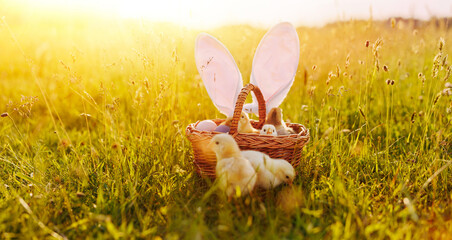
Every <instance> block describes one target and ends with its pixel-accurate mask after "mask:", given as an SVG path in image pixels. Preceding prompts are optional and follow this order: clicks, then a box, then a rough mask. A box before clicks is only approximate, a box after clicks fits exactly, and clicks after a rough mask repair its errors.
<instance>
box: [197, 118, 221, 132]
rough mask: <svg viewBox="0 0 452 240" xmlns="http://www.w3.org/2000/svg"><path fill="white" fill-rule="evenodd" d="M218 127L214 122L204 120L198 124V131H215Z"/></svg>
mask: <svg viewBox="0 0 452 240" xmlns="http://www.w3.org/2000/svg"><path fill="white" fill-rule="evenodd" d="M216 127H217V124H215V123H214V122H213V121H212V120H203V121H201V122H199V123H198V124H196V127H195V128H196V129H197V130H199V131H209V132H211V131H213V130H215V128H216Z"/></svg>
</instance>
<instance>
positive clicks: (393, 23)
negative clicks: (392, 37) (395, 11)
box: [391, 18, 396, 28]
mask: <svg viewBox="0 0 452 240" xmlns="http://www.w3.org/2000/svg"><path fill="white" fill-rule="evenodd" d="M395 26H396V20H395V18H391V27H392V28H395Z"/></svg>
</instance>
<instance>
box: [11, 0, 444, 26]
mask: <svg viewBox="0 0 452 240" xmlns="http://www.w3.org/2000/svg"><path fill="white" fill-rule="evenodd" d="M14 2H21V3H26V5H28V6H31V7H32V8H33V9H46V10H51V11H54V12H62V11H68V12H77V13H91V14H97V15H107V16H113V17H118V18H125V19H128V18H138V19H146V20H150V21H158V22H172V23H176V24H180V25H183V26H188V27H193V28H210V27H216V26H219V25H228V24H250V25H254V26H264V27H269V26H272V25H274V24H276V23H278V22H281V21H289V22H292V23H294V24H295V25H306V26H321V25H324V24H325V23H328V22H334V21H337V20H341V21H342V20H350V19H369V18H370V17H372V18H374V19H377V20H378V19H387V18H390V17H405V18H418V19H422V20H428V19H429V18H431V17H450V16H452V2H450V1H447V0H413V1H409V0H400V1H392V0H381V1H371V0H364V1H363V0H318V1H310V0H309V1H300V0H281V1H272V0H251V1H243V0H230V1H215V0H191V1H182V0H165V1H161V0H159V1H156V0H151V1H146V0H129V1H127V0H113V1H109V0H96V1H92V0H34V1H33V0H19V1H14ZM388 6H391V7H390V8H388Z"/></svg>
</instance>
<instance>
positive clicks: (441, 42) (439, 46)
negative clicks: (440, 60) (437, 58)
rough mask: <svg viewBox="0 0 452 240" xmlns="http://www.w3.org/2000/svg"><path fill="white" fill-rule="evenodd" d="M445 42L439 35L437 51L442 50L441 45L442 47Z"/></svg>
mask: <svg viewBox="0 0 452 240" xmlns="http://www.w3.org/2000/svg"><path fill="white" fill-rule="evenodd" d="M445 44H446V42H445V41H444V38H443V37H440V38H439V41H438V49H439V51H442V50H443V47H444V45H445Z"/></svg>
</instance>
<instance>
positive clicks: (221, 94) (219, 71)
mask: <svg viewBox="0 0 452 240" xmlns="http://www.w3.org/2000/svg"><path fill="white" fill-rule="evenodd" d="M195 61H196V67H197V68H198V72H199V74H200V75H201V78H202V80H203V82H204V86H205V87H206V89H207V93H208V94H209V96H210V98H211V99H212V102H213V104H215V106H216V107H217V108H218V110H219V111H220V112H221V113H223V114H225V115H226V116H228V117H232V115H233V114H234V107H235V102H236V101H237V96H238V95H239V93H240V89H241V88H242V87H243V82H242V75H241V74H240V70H239V68H238V67H237V64H236V63H235V61H234V58H233V57H232V55H231V53H229V51H228V50H227V49H226V47H225V46H224V45H223V44H222V43H220V42H219V41H218V40H217V39H215V38H214V37H212V36H210V35H209V34H207V33H201V34H199V35H198V38H197V39H196V43H195Z"/></svg>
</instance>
